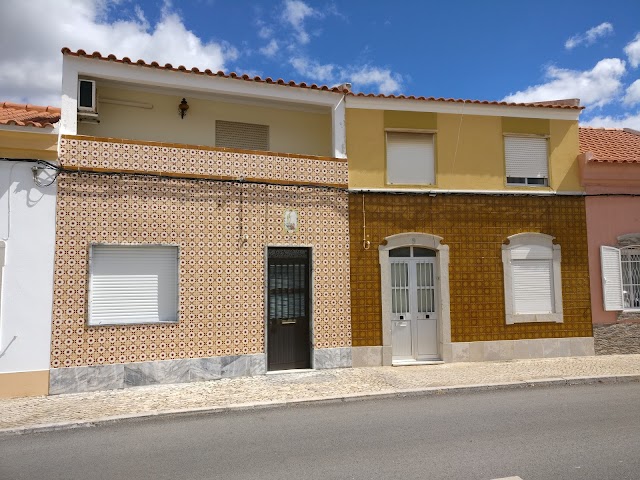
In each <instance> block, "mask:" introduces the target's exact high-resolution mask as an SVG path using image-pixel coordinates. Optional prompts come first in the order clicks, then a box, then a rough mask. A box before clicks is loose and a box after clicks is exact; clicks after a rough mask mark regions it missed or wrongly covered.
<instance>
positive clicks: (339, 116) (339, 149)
mask: <svg viewBox="0 0 640 480" xmlns="http://www.w3.org/2000/svg"><path fill="white" fill-rule="evenodd" d="M345 115H346V108H345V101H344V96H343V97H342V99H341V100H340V102H339V103H338V104H337V105H336V106H335V107H333V108H332V109H331V132H332V136H331V144H332V148H333V156H334V157H335V158H347V127H346V121H345Z"/></svg>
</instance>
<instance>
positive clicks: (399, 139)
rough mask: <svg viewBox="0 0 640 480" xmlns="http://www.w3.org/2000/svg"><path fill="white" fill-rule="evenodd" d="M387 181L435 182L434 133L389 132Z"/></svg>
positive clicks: (407, 183) (428, 183)
mask: <svg viewBox="0 0 640 480" xmlns="http://www.w3.org/2000/svg"><path fill="white" fill-rule="evenodd" d="M387 182H388V183H389V184H392V185H394V184H395V185H433V184H434V183H435V172H434V155H433V134H430V133H408V132H387Z"/></svg>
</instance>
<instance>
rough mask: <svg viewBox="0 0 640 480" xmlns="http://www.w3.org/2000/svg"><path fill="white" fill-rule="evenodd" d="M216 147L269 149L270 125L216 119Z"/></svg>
mask: <svg viewBox="0 0 640 480" xmlns="http://www.w3.org/2000/svg"><path fill="white" fill-rule="evenodd" d="M216 147H226V148H239V149H243V150H263V151H267V150H269V125H257V124H255V123H241V122H227V121H225V120H216Z"/></svg>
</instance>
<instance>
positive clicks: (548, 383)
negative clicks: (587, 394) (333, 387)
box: [0, 374, 640, 437]
mask: <svg viewBox="0 0 640 480" xmlns="http://www.w3.org/2000/svg"><path fill="white" fill-rule="evenodd" d="M631 382H640V375H636V374H624V375H601V376H583V377H552V378H539V379H529V380H517V381H513V382H500V383H487V384H475V385H473V384H471V385H451V386H439V387H423V388H408V389H402V388H398V389H392V390H381V391H378V392H365V393H352V394H347V395H339V396H326V397H307V398H295V399H291V400H271V401H265V402H251V403H239V404H235V405H225V406H214V407H196V408H185V409H177V410H153V411H149V412H141V413H131V414H124V415H114V416H110V417H101V418H95V419H92V420H76V421H70V422H59V423H45V424H39V425H31V426H26V427H14V428H6V429H0V437H2V436H10V435H25V434H30V433H42V432H51V431H55V430H70V429H75V428H89V427H96V426H101V425H109V424H115V423H119V422H122V421H126V420H147V419H151V418H159V417H166V418H169V417H187V416H194V415H203V414H205V415H212V414H220V413H231V412H243V411H248V410H265V409H272V408H283V407H293V406H300V405H322V404H334V403H343V402H353V401H361V400H368V399H386V398H398V397H414V396H427V395H442V394H452V393H474V392H486V391H495V390H513V389H516V388H531V387H553V386H562V385H565V386H573V385H589V384H594V383H605V384H612V383H631Z"/></svg>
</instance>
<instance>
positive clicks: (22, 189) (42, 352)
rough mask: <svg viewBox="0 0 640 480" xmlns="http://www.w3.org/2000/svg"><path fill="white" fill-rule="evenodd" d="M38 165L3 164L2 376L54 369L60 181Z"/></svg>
mask: <svg viewBox="0 0 640 480" xmlns="http://www.w3.org/2000/svg"><path fill="white" fill-rule="evenodd" d="M34 165H35V164H34V163H29V162H20V161H15V162H9V161H0V245H1V244H2V243H3V242H4V246H5V248H4V250H5V255H4V266H3V267H1V268H2V270H1V273H2V279H1V281H0V295H1V296H0V374H2V373H10V372H30V371H39V370H48V369H49V361H50V360H49V352H50V348H51V347H50V345H51V309H52V295H53V255H54V246H55V210H56V183H55V182H54V183H53V184H52V185H51V186H49V187H39V186H37V185H36V184H35V182H34V179H33V173H32V171H31V168H32V167H33V166H34ZM50 173H51V172H47V171H43V172H40V174H39V177H40V178H41V179H42V181H43V182H44V184H46V183H48V181H49V180H48V179H50V176H49V175H50ZM1 250H2V248H0V253H1ZM0 260H1V259H0ZM1 264H2V261H0V265H1Z"/></svg>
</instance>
